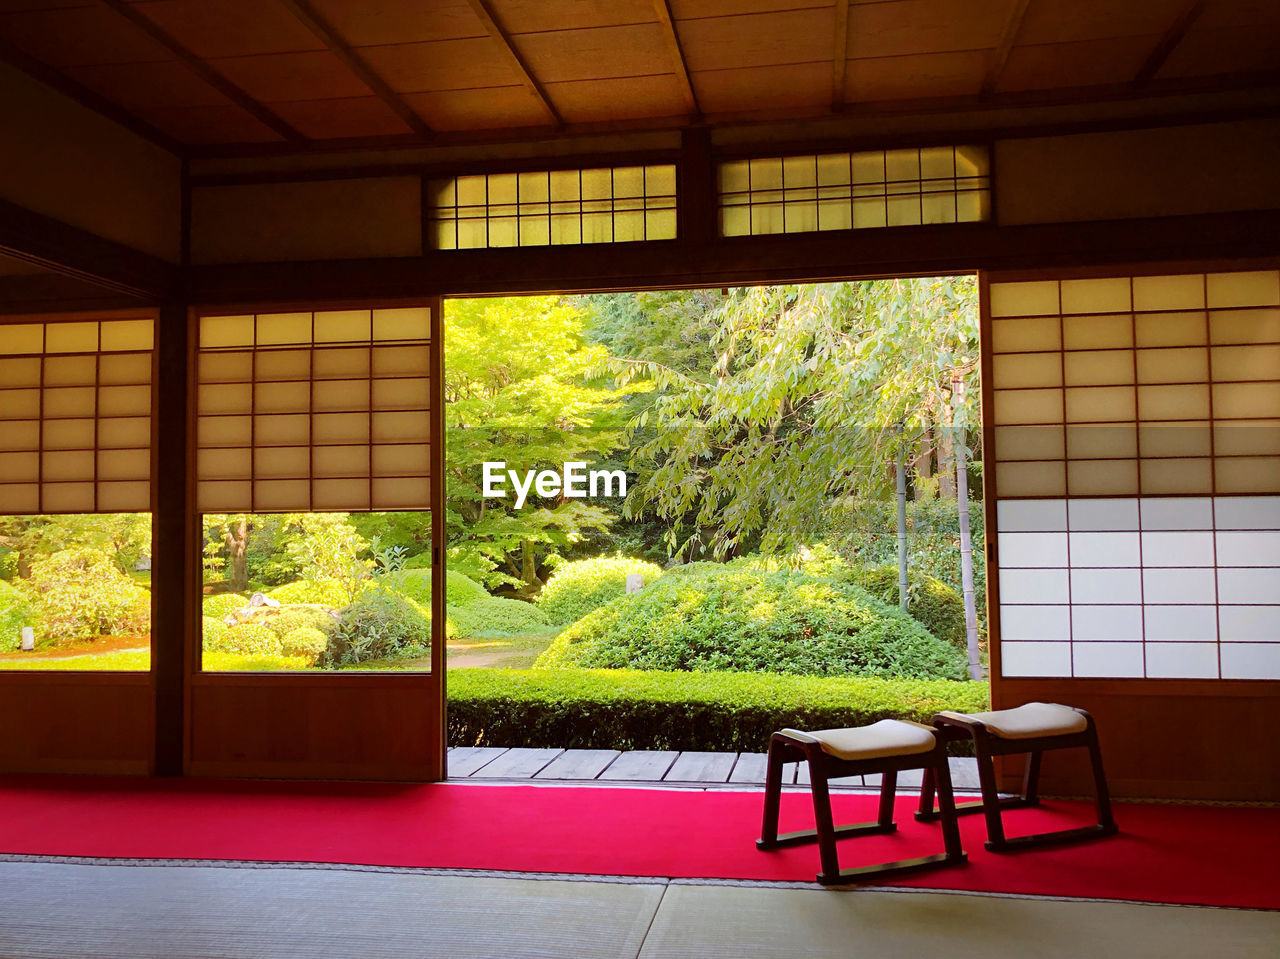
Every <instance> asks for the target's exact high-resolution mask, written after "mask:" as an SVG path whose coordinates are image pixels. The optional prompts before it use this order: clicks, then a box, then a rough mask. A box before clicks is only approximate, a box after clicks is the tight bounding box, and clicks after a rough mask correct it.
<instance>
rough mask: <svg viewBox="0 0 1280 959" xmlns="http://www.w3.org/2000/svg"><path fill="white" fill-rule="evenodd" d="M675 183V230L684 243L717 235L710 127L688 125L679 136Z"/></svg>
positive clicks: (714, 168) (718, 231)
mask: <svg viewBox="0 0 1280 959" xmlns="http://www.w3.org/2000/svg"><path fill="white" fill-rule="evenodd" d="M677 170H678V183H677V184H676V205H677V211H678V212H677V230H678V236H679V238H680V241H681V242H683V243H707V242H710V241H713V240H715V239H717V238H718V237H719V233H720V230H719V219H718V215H717V202H716V201H717V196H716V167H715V160H714V159H713V157H712V155H711V131H710V130H709V129H707V128H706V127H691V128H689V129H687V130H685V131H684V132H683V133H682V134H681V136H680V162H679V166H678V168H677Z"/></svg>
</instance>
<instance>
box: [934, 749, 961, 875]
mask: <svg viewBox="0 0 1280 959" xmlns="http://www.w3.org/2000/svg"><path fill="white" fill-rule="evenodd" d="M936 776H937V782H938V818H939V819H940V820H942V842H943V845H944V846H945V848H946V850H947V859H948V860H950V861H952V862H961V861H963V860H964V859H965V854H964V847H963V846H961V845H960V824H959V822H957V820H956V800H955V794H954V793H953V792H952V791H951V768H950V766H948V765H947V757H946V756H945V755H944V756H943V757H942V759H941V761H940V762H939V763H938V766H937V773H936ZM930 805H932V800H930Z"/></svg>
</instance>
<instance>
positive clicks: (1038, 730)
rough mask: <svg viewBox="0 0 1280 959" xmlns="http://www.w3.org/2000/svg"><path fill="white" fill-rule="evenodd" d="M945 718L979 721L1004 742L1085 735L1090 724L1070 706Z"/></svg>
mask: <svg viewBox="0 0 1280 959" xmlns="http://www.w3.org/2000/svg"><path fill="white" fill-rule="evenodd" d="M940 715H943V716H960V717H963V718H965V719H976V720H977V721H978V722H980V723H982V724H983V725H984V726H986V727H987V729H988V730H989V731H990V732H991V733H992V735H995V736H999V737H1000V738H1001V739H1035V738H1037V737H1040V736H1069V735H1071V734H1072V733H1082V732H1084V731H1085V729H1086V728H1087V727H1088V725H1089V721H1088V720H1087V719H1085V718H1084V716H1082V715H1081V714H1080V713H1078V712H1076V710H1074V709H1072V708H1071V707H1070V706H1060V705H1058V704H1057V703H1025V704H1024V705H1022V706H1017V707H1015V708H1013V709H997V710H994V711H992V712H987V713H954V712H950V711H944V712H942V713H941V714H940Z"/></svg>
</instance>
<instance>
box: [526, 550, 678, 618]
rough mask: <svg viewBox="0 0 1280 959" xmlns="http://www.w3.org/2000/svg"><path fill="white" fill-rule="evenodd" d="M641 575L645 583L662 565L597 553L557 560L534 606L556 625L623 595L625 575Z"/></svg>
mask: <svg viewBox="0 0 1280 959" xmlns="http://www.w3.org/2000/svg"><path fill="white" fill-rule="evenodd" d="M636 573H638V574H639V575H641V576H643V577H644V583H645V585H646V586H647V585H648V584H649V583H652V582H653V581H654V580H655V579H657V578H658V577H659V576H661V575H662V567H660V566H658V565H656V564H654V563H646V562H644V561H643V560H639V559H631V558H630V557H627V556H599V557H596V558H595V559H582V560H576V561H574V562H570V563H561V564H560V565H559V566H557V567H556V570H555V572H554V573H553V574H552V575H551V579H550V580H548V582H547V585H546V586H544V587H543V588H542V592H541V594H539V596H538V607H539V608H540V609H541V610H542V611H543V612H544V613H546V614H547V618H548V619H549V620H550V621H551V622H553V623H556V624H557V625H563V624H565V623H572V622H574V621H575V620H579V619H581V618H582V617H583V616H585V615H587V613H589V612H591V611H592V610H593V609H598V608H599V607H601V606H603V605H604V604H605V603H607V602H610V601H611V600H614V599H617V598H618V597H619V596H624V595H626V592H627V576H628V574H636Z"/></svg>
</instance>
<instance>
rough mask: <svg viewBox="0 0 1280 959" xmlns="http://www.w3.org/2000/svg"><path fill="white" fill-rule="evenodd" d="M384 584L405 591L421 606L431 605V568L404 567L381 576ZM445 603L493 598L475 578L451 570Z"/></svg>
mask: <svg viewBox="0 0 1280 959" xmlns="http://www.w3.org/2000/svg"><path fill="white" fill-rule="evenodd" d="M381 582H382V585H384V586H389V587H390V588H391V589H394V590H396V591H397V592H400V593H404V595H406V596H408V597H409V598H410V599H411V600H413V601H414V602H415V603H417V604H418V605H419V606H426V607H427V608H430V607H431V570H429V569H402V570H397V571H396V572H394V573H387V574H386V575H384V576H382V577H381ZM444 592H445V603H446V604H447V605H449V606H472V605H474V604H476V603H483V602H485V601H486V600H489V599H492V597H491V596H490V595H489V593H488V591H487V590H486V589H485V588H484V587H483V586H481V585H480V584H479V583H477V582H476V581H475V580H473V579H469V578H468V577H466V576H464V575H462V574H461V573H455V572H454V571H453V570H449V572H448V574H447V575H446V576H445V581H444Z"/></svg>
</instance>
